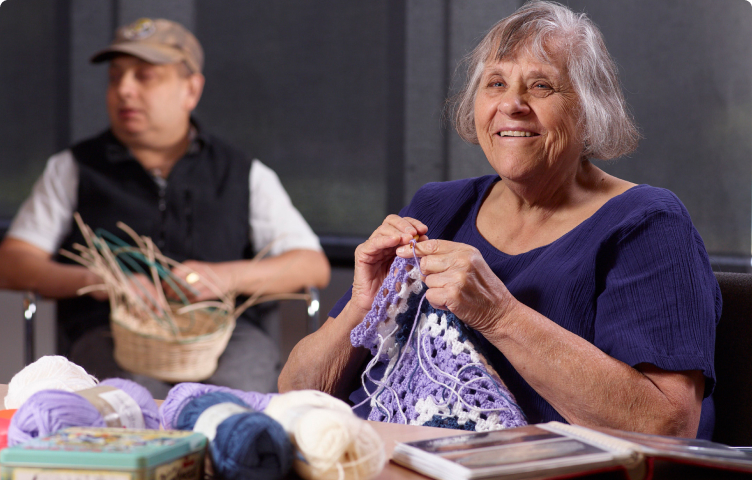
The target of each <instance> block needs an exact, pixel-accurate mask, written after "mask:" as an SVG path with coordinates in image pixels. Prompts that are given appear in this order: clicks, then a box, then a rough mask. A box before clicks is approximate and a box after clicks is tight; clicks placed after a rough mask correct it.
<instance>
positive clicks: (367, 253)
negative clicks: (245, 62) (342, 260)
mask: <svg viewBox="0 0 752 480" xmlns="http://www.w3.org/2000/svg"><path fill="white" fill-rule="evenodd" d="M427 231H428V227H426V226H425V225H423V223H421V222H420V221H418V220H415V219H414V218H410V217H400V216H397V215H389V216H388V217H386V219H384V222H383V223H382V224H381V226H380V227H379V228H377V229H376V231H374V232H373V233H372V234H371V236H370V238H369V239H368V240H367V241H366V242H364V243H362V244H360V245H359V246H358V248H356V249H355V275H354V277H353V290H352V300H351V302H353V305H354V306H355V307H357V309H358V310H359V311H361V312H362V313H363V315H364V316H365V313H367V312H368V311H369V310H370V309H371V304H372V303H373V299H374V298H375V297H376V292H378V289H379V287H380V286H381V284H382V282H383V281H384V279H385V278H386V276H387V274H388V273H389V267H390V266H391V265H392V261H393V260H394V257H396V255H397V254H396V250H397V247H399V246H401V245H407V244H408V243H410V240H412V239H413V238H415V237H416V236H418V241H423V240H427V239H428V237H426V235H425V234H426V232H427Z"/></svg>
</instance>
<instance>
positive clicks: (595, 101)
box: [449, 0, 640, 160]
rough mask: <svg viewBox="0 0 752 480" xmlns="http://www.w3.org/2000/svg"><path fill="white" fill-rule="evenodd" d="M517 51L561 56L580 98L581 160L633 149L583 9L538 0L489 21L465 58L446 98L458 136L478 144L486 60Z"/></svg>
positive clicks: (629, 127)
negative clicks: (460, 77) (460, 79)
mask: <svg viewBox="0 0 752 480" xmlns="http://www.w3.org/2000/svg"><path fill="white" fill-rule="evenodd" d="M522 51H525V52H527V53H530V54H532V55H534V56H535V57H536V58H538V59H540V60H542V61H545V62H550V61H551V54H564V55H566V58H565V59H564V61H565V65H566V72H567V75H568V77H569V79H570V81H571V82H572V86H573V87H574V90H575V92H576V93H577V96H578V100H579V106H580V114H579V117H580V118H579V119H578V128H579V129H580V131H581V132H582V133H583V141H584V145H583V156H584V157H585V158H591V157H595V158H600V159H603V160H609V159H612V158H616V157H620V156H622V155H626V154H628V153H630V152H632V151H634V150H635V148H637V142H638V140H639V138H640V134H639V133H638V131H637V127H636V125H635V123H634V120H633V119H632V116H631V115H630V113H629V111H628V107H627V104H626V101H625V100H624V95H623V93H622V91H621V87H620V85H619V79H618V77H617V74H616V70H617V69H616V64H615V63H614V61H613V59H612V58H611V55H610V54H609V53H608V50H606V45H605V43H604V42H603V36H602V34H601V32H600V30H599V29H598V27H596V26H595V24H594V23H593V22H592V21H591V20H590V19H589V18H587V16H586V15H585V14H584V13H580V14H577V13H574V12H572V11H571V10H569V9H568V8H567V7H565V6H563V5H561V4H559V3H555V2H548V1H540V0H534V1H530V2H528V3H526V4H525V5H523V6H522V7H520V9H519V10H517V11H516V12H515V13H513V14H512V15H510V16H509V17H507V18H505V19H503V20H501V21H500V22H498V23H497V24H496V25H494V27H493V28H492V29H491V30H490V31H489V32H488V34H487V35H486V36H485V38H483V40H482V41H481V42H480V43H479V44H478V46H477V47H475V49H474V50H473V51H472V52H471V53H470V54H469V55H468V56H467V57H466V58H465V62H466V64H467V66H468V68H467V79H466V81H465V84H464V86H463V88H462V90H461V91H460V92H459V93H457V95H455V96H454V97H452V99H450V101H449V106H450V108H452V117H453V120H454V124H455V128H456V129H457V133H459V134H460V137H462V138H463V139H464V140H465V141H467V142H470V143H476V144H477V143H478V134H477V132H476V131H475V111H474V106H475V95H476V92H477V90H478V84H479V82H480V77H481V74H482V73H483V69H484V67H485V63H486V62H487V61H496V62H498V61H501V60H503V59H505V58H511V57H513V56H514V55H516V54H518V53H520V52H522Z"/></svg>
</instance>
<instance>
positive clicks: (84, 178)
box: [57, 131, 253, 353]
mask: <svg viewBox="0 0 752 480" xmlns="http://www.w3.org/2000/svg"><path fill="white" fill-rule="evenodd" d="M71 151H72V153H73V157H74V158H75V160H76V163H77V164H78V168H79V179H78V212H79V213H80V214H81V218H82V219H83V221H84V223H86V224H87V225H89V226H90V227H91V228H92V229H94V230H95V231H96V230H97V229H103V230H105V231H107V232H109V233H111V234H114V235H116V236H118V237H120V238H122V239H123V240H125V241H128V243H133V242H132V241H131V240H130V239H129V237H128V236H127V234H126V233H125V232H123V231H122V230H120V229H119V228H118V227H117V226H116V223H117V222H118V221H121V222H123V223H125V224H126V225H128V226H129V227H131V228H132V229H133V230H135V231H136V233H138V234H139V235H145V236H148V237H151V239H152V240H153V241H154V242H155V244H156V245H157V247H159V249H160V250H161V252H162V253H163V254H165V255H166V256H168V257H170V258H172V259H174V260H176V261H184V260H188V259H191V260H202V261H207V262H222V261H231V260H240V259H247V258H251V257H252V252H253V248H252V245H251V241H250V226H249V224H248V219H249V201H250V198H249V197H250V192H249V185H248V182H249V174H250V169H251V160H250V159H248V157H246V156H245V155H244V154H243V153H242V152H240V151H238V150H236V149H233V148H231V147H229V146H228V145H226V144H224V143H222V142H220V141H219V140H217V139H216V138H214V137H211V136H208V135H205V134H199V135H197V137H196V138H195V139H194V140H193V142H192V143H191V146H190V148H189V150H188V153H187V154H186V155H185V156H184V157H183V158H181V159H180V160H179V161H178V162H177V163H176V164H175V166H174V167H173V169H172V171H171V172H170V174H169V176H168V178H167V179H166V181H165V182H164V183H163V185H159V184H158V183H157V182H156V181H155V180H154V178H153V177H152V176H151V174H150V173H149V172H147V171H146V170H144V168H143V167H142V166H141V164H140V163H138V161H136V160H135V159H134V158H133V157H132V156H131V155H130V153H129V152H128V149H127V148H126V147H125V146H123V145H122V144H121V143H120V142H118V140H117V139H116V138H115V136H114V135H113V134H112V133H111V132H110V131H107V132H104V133H103V134H101V135H99V136H97V137H95V138H92V139H89V140H85V141H83V142H81V143H78V144H76V145H74V146H73V147H72V148H71ZM74 243H80V244H85V242H84V239H83V236H82V235H81V232H80V231H79V229H78V227H77V226H75V225H74V226H73V229H72V231H71V233H70V234H69V235H68V237H67V238H66V239H65V240H64V241H63V244H62V246H61V248H63V249H66V250H69V251H74V250H73V244H74ZM58 260H59V261H61V262H68V263H70V260H67V259H65V258H64V257H60V256H58ZM57 317H58V327H59V335H61V334H62V335H64V336H65V337H67V338H61V342H60V343H59V346H60V347H61V353H65V351H66V350H67V344H68V342H71V341H73V340H75V339H76V338H78V337H79V336H80V335H81V334H83V333H84V332H85V331H87V330H89V329H91V328H93V327H96V326H99V325H106V324H108V322H109V304H108V303H107V302H98V301H95V300H94V299H93V298H91V297H90V296H84V297H78V298H71V299H65V300H60V301H58V314H57Z"/></svg>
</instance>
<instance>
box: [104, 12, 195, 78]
mask: <svg viewBox="0 0 752 480" xmlns="http://www.w3.org/2000/svg"><path fill="white" fill-rule="evenodd" d="M123 53H124V54H128V55H133V56H134V57H138V58H140V59H141V60H145V61H147V62H149V63H153V64H156V65H162V64H166V63H176V62H181V61H183V62H185V64H186V65H187V66H188V68H189V69H190V70H191V73H200V72H201V69H202V68H203V67H204V51H203V49H202V48H201V44H200V43H198V40H196V37H194V36H193V34H192V33H191V32H189V31H188V30H187V29H186V28H185V27H183V26H182V25H180V24H179V23H177V22H173V21H171V20H164V19H161V18H157V19H151V18H142V19H140V20H136V21H135V22H133V23H131V24H130V25H126V26H124V27H120V28H118V30H117V32H116V33H115V39H114V40H113V41H112V43H111V44H110V46H109V47H107V48H105V49H104V50H102V51H100V52H97V53H96V54H95V55H94V56H93V57H91V62H92V63H100V62H105V61H107V60H110V59H112V57H114V56H115V55H118V54H123Z"/></svg>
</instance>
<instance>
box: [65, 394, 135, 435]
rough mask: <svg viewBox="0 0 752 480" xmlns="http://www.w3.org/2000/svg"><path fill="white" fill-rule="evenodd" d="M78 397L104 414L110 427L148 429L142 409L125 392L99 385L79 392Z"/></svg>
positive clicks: (103, 416)
mask: <svg viewBox="0 0 752 480" xmlns="http://www.w3.org/2000/svg"><path fill="white" fill-rule="evenodd" d="M76 394H77V395H80V396H82V397H84V398H85V399H86V400H88V401H89V403H91V404H92V405H94V407H95V408H96V409H97V410H99V413H101V414H102V418H104V421H105V423H106V424H107V426H108V427H113V428H121V427H125V428H138V429H143V428H146V425H145V423H144V416H143V414H142V413H141V407H139V406H138V403H136V401H135V400H133V398H131V396H130V395H128V394H127V393H125V392H124V391H122V390H120V389H118V388H115V387H111V386H108V385H99V386H97V387H94V388H89V389H86V390H79V391H78V392H76Z"/></svg>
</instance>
